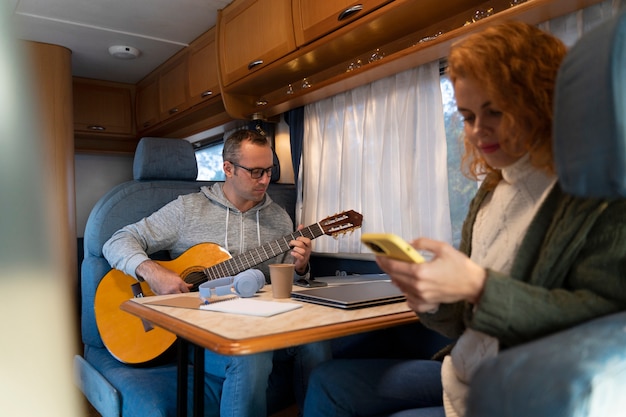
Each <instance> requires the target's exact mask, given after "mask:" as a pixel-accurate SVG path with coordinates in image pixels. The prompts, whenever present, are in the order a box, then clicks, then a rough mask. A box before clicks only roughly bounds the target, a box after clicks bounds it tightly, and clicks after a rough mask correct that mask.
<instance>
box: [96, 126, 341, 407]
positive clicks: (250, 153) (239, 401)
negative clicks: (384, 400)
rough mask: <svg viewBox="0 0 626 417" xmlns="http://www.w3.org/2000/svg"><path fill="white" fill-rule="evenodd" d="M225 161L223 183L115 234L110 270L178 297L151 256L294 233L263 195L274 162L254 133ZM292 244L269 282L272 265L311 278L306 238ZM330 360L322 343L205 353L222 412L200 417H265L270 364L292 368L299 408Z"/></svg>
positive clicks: (227, 150) (182, 288)
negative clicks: (313, 375) (312, 377)
mask: <svg viewBox="0 0 626 417" xmlns="http://www.w3.org/2000/svg"><path fill="white" fill-rule="evenodd" d="M222 155H223V158H224V164H223V169H224V173H225V175H226V179H225V181H224V183H223V184H222V183H216V184H214V185H213V186H211V187H202V188H201V190H200V192H198V193H193V194H188V195H183V196H179V197H178V198H177V199H176V200H174V201H172V202H170V203H168V204H167V205H165V206H164V207H163V208H161V209H160V210H158V211H156V212H155V213H153V214H152V215H150V216H149V217H147V218H144V219H142V220H140V221H139V222H137V223H135V224H131V225H128V226H126V227H124V228H122V229H120V230H118V231H117V232H115V233H114V234H113V236H112V237H111V238H110V239H109V241H107V242H106V243H105V245H104V247H103V253H104V256H105V257H106V259H107V260H108V261H109V263H110V264H111V266H112V267H113V268H116V269H119V270H122V271H123V272H125V273H126V274H128V275H132V276H134V277H135V278H137V279H140V280H144V281H146V282H147V283H148V285H149V286H150V288H151V289H152V291H154V293H155V294H159V295H160V294H176V293H183V292H188V291H189V289H190V288H191V284H187V283H185V282H184V281H183V280H182V279H181V278H180V276H179V275H178V274H177V273H175V272H174V271H171V270H168V269H167V268H165V267H164V266H162V265H160V264H158V263H156V262H154V261H152V260H150V259H149V258H148V254H150V253H154V252H157V251H161V250H168V251H169V252H170V254H171V255H172V257H173V258H176V257H178V256H180V255H181V254H182V253H183V252H185V251H186V250H187V249H189V248H190V247H192V246H194V245H196V244H198V243H202V242H212V243H216V244H218V245H220V246H221V247H222V248H224V249H226V250H227V251H228V252H229V253H230V254H231V255H233V256H234V255H238V254H240V253H244V252H247V251H250V250H252V249H254V248H256V247H258V246H261V245H262V244H264V243H266V242H269V241H274V240H277V239H279V238H281V237H283V236H285V235H287V234H289V233H292V232H293V225H292V221H291V218H290V217H289V215H288V214H287V212H286V211H285V210H284V209H283V208H282V207H280V206H279V205H278V204H276V203H274V202H273V201H272V199H271V198H270V197H269V196H268V195H267V194H266V191H267V187H268V186H269V183H270V178H271V175H272V170H273V162H274V159H273V152H272V149H271V147H270V144H269V142H268V141H267V139H265V137H263V136H261V135H259V134H258V133H256V132H254V131H250V130H240V131H237V132H235V133H234V134H232V135H231V136H230V137H229V138H228V139H227V140H226V142H225V143H224V150H223V153H222ZM299 228H302V226H300V227H299ZM289 244H290V246H291V247H292V249H291V251H290V252H288V253H285V254H284V255H279V256H278V257H275V258H273V259H270V260H269V261H266V262H264V263H263V264H261V265H258V266H256V268H258V269H261V270H262V271H263V272H264V274H265V276H266V280H267V277H269V270H268V265H269V264H271V263H277V262H293V263H294V265H295V273H296V274H297V275H299V276H301V275H304V274H306V273H307V272H308V268H309V266H308V263H309V258H310V255H311V240H310V239H308V238H306V237H304V236H299V237H297V238H296V239H294V240H292V241H291V242H290V243H289ZM329 358H330V347H329V345H328V344H327V343H314V344H309V345H303V346H297V347H293V348H288V349H283V350H280V351H276V352H263V353H258V354H254V355H244V356H224V355H219V354H216V353H213V352H211V351H205V374H206V378H205V382H206V383H205V386H206V387H207V389H208V390H210V391H211V392H210V393H207V394H208V395H209V397H214V398H218V400H216V402H219V407H218V406H213V405H212V404H206V405H205V415H216V416H217V415H219V416H222V417H226V416H233V417H234V416H260V415H263V414H265V413H266V410H267V409H268V404H267V403H268V401H267V399H266V391H267V394H268V397H271V394H273V387H270V389H268V381H269V380H272V381H273V380H274V379H272V378H270V376H271V374H272V371H275V372H276V373H278V372H277V371H278V369H274V365H275V364H276V366H277V367H279V366H286V365H287V363H289V362H293V370H294V372H293V378H294V381H293V384H294V385H293V386H294V394H295V398H296V401H297V402H298V405H299V406H300V408H301V409H302V404H303V402H304V393H305V392H306V384H307V381H308V376H309V373H310V371H311V369H312V368H313V367H314V366H315V365H317V364H318V363H321V362H323V361H325V360H327V359H329ZM287 359H289V361H287ZM289 366H291V363H289ZM216 381H218V382H219V383H218V387H217V388H215V385H216V384H215V382H216ZM220 383H221V386H220ZM270 403H271V401H270ZM269 405H270V408H271V406H272V404H269Z"/></svg>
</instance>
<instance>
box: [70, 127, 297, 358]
mask: <svg viewBox="0 0 626 417" xmlns="http://www.w3.org/2000/svg"><path fill="white" fill-rule="evenodd" d="M197 173H198V168H197V162H196V157H195V153H194V149H193V145H191V143H189V142H187V141H185V140H181V139H169V138H142V139H141V140H140V141H139V144H138V146H137V150H136V152H135V157H134V160H133V180H132V181H128V182H125V183H123V184H120V185H118V186H116V187H114V188H113V189H111V190H110V191H109V192H107V193H106V194H105V195H104V196H103V197H102V198H101V199H100V200H99V201H98V202H97V203H96V205H95V206H94V207H93V209H92V210H91V213H90V214H89V218H88V219H87V224H86V226H85V233H84V243H83V244H84V259H83V261H82V264H81V333H82V339H83V343H84V344H86V345H92V346H95V347H104V344H103V343H102V339H101V338H100V334H99V332H98V328H97V325H96V320H95V314H94V299H95V294H96V289H97V288H98V285H99V283H100V281H101V280H102V278H103V277H104V276H105V275H106V274H107V272H109V271H110V270H111V266H110V265H109V263H108V262H107V260H106V259H105V258H104V256H103V255H102V246H103V245H104V243H105V242H106V241H107V240H108V239H109V238H110V237H111V236H112V235H113V233H114V232H115V231H117V230H118V229H120V228H122V227H123V226H126V225H128V224H131V223H135V222H137V221H139V220H141V219H142V218H144V217H146V216H149V215H150V214H152V213H153V212H155V211H156V210H158V209H159V208H161V207H162V206H164V205H165V204H167V203H169V202H170V201H172V200H174V199H176V198H177V197H178V196H179V195H181V194H188V193H193V192H197V191H198V190H199V189H200V187H201V186H204V185H211V184H213V182H212V181H196V177H197ZM268 194H269V195H270V196H271V197H272V199H273V200H274V201H276V202H277V203H278V204H280V205H281V206H283V207H284V208H285V209H286V210H287V212H288V213H289V214H290V215H291V216H292V219H293V218H294V217H293V216H294V212H295V201H296V191H295V186H294V185H292V184H271V185H270V188H269V190H268Z"/></svg>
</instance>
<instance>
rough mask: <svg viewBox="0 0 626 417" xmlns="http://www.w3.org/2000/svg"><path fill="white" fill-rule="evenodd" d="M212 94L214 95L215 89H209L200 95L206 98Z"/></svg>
mask: <svg viewBox="0 0 626 417" xmlns="http://www.w3.org/2000/svg"><path fill="white" fill-rule="evenodd" d="M212 95H213V91H211V90H207V91H205V92H203V93H202V94H200V97H201V98H205V97H208V96H212Z"/></svg>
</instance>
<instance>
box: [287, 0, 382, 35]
mask: <svg viewBox="0 0 626 417" xmlns="http://www.w3.org/2000/svg"><path fill="white" fill-rule="evenodd" d="M390 1H391V0H363V1H357V2H355V1H354V0H334V1H320V0H293V2H292V4H293V27H294V33H295V37H296V43H297V45H298V46H302V45H305V44H307V43H309V42H312V41H314V40H316V39H318V38H320V37H322V36H324V35H326V34H328V33H330V32H332V31H333V30H335V29H338V28H340V27H341V26H343V25H346V24H348V23H350V22H352V21H353V20H356V19H359V18H361V17H363V16H364V15H366V14H368V13H369V12H371V11H372V10H375V9H377V8H379V7H380V6H383V5H384V4H386V3H389V2H390Z"/></svg>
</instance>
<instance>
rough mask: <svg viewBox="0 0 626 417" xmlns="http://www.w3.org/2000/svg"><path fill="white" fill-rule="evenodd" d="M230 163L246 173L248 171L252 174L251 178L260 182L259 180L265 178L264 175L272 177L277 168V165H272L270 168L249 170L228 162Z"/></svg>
mask: <svg viewBox="0 0 626 417" xmlns="http://www.w3.org/2000/svg"><path fill="white" fill-rule="evenodd" d="M228 162H230V163H231V164H233V165H234V166H236V167H237V168H241V169H245V170H246V171H248V172H249V173H250V177H252V179H254V180H258V179H259V178H261V177H263V175H268V176H270V177H271V176H272V172H273V171H274V168H276V165H272V166H271V167H269V168H248V167H244V166H243V165H239V164H236V163H234V162H233V161H228Z"/></svg>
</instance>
